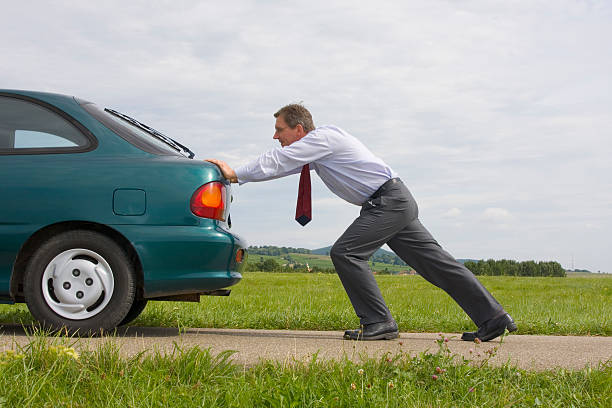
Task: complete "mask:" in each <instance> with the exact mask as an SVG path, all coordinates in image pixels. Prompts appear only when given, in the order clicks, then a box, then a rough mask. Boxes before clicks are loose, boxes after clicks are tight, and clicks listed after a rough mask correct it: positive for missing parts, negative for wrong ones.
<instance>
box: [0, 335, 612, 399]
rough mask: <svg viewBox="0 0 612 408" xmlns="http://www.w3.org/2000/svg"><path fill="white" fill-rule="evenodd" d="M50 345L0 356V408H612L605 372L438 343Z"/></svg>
mask: <svg viewBox="0 0 612 408" xmlns="http://www.w3.org/2000/svg"><path fill="white" fill-rule="evenodd" d="M57 340H58V341H57V342H55V343H56V344H54V345H49V344H48V341H47V340H45V339H43V338H36V337H35V338H34V339H33V341H32V342H31V343H30V344H29V345H28V346H26V347H24V348H23V349H21V350H17V351H16V352H12V351H11V352H0V389H1V390H2V393H1V394H0V407H23V408H26V407H71V408H72V407H74V408H78V407H88V408H95V407H173V408H174V407H176V408H180V407H362V406H363V407H376V408H379V407H485V406H486V407H510V406H512V407H533V406H546V407H610V406H612V364H610V363H607V364H604V365H602V366H600V367H597V368H595V369H584V370H579V371H565V370H555V371H545V372H530V371H524V370H520V369H517V368H514V367H511V366H508V365H506V366H502V367H491V366H489V365H488V364H486V363H484V364H482V365H474V364H470V362H469V361H468V360H460V361H457V359H456V358H455V359H453V356H452V355H450V353H449V352H448V349H445V348H444V343H443V342H442V341H441V342H440V343H439V344H440V349H439V350H438V351H437V352H434V353H430V354H421V355H418V356H415V357H410V356H409V355H406V354H398V355H394V356H392V355H387V356H384V357H383V358H381V359H380V360H363V361H361V362H358V363H353V362H350V361H348V360H344V361H330V362H319V361H316V360H315V359H313V360H312V361H311V362H309V363H301V362H295V363H293V364H285V365H283V364H280V363H273V362H262V363H260V364H258V365H256V366H254V367H250V368H245V367H241V366H237V365H234V364H233V363H231V361H230V360H229V357H230V356H231V353H230V352H225V353H221V354H219V355H216V356H213V355H211V354H210V353H209V352H208V351H207V350H201V349H199V348H192V349H186V350H181V349H179V348H176V349H175V351H174V353H173V354H170V355H159V354H154V353H147V354H140V355H137V356H135V357H132V358H125V357H121V356H120V353H119V350H118V348H117V346H115V345H113V343H108V344H107V345H106V346H103V347H100V348H99V349H97V350H94V351H88V352H84V353H83V354H81V355H79V354H77V352H76V351H75V350H73V349H72V348H70V345H69V344H66V343H69V342H70V339H63V340H62V339H57ZM58 343H59V344H58ZM62 343H63V344H62Z"/></svg>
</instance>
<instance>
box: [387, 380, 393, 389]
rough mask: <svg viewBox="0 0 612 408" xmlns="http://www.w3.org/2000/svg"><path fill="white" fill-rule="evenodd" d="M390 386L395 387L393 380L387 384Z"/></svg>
mask: <svg viewBox="0 0 612 408" xmlns="http://www.w3.org/2000/svg"><path fill="white" fill-rule="evenodd" d="M387 385H388V386H389V388H394V387H395V385H394V384H393V381H389V384H387Z"/></svg>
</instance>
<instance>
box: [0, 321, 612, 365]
mask: <svg viewBox="0 0 612 408" xmlns="http://www.w3.org/2000/svg"><path fill="white" fill-rule="evenodd" d="M444 336H445V337H448V338H449V341H448V343H447V345H448V347H449V349H450V351H451V352H452V353H455V354H457V355H463V356H465V357H467V358H470V359H473V360H475V361H479V360H482V359H483V358H485V356H487V350H491V349H493V348H494V347H497V346H499V349H498V350H497V354H496V355H495V356H494V357H493V358H492V359H491V363H492V364H493V365H499V364H503V363H505V362H506V361H510V362H511V363H513V364H515V365H516V366H518V367H521V368H525V369H533V370H544V369H549V368H555V367H564V368H568V369H581V368H584V367H585V366H592V367H596V366H597V365H598V364H599V363H600V362H606V361H612V337H579V336H519V335H510V336H507V337H506V338H505V339H504V341H503V343H501V344H500V341H499V340H498V339H497V340H494V341H491V342H488V343H482V344H475V343H472V342H465V341H461V340H459V335H458V334H451V333H446V334H444ZM438 338H440V337H439V335H438V334H437V333H401V335H400V338H399V339H396V340H390V341H374V342H356V341H346V340H342V332H321V331H298V330H244V329H187V330H185V331H184V332H182V333H179V331H178V330H177V329H174V328H153V327H129V328H127V329H123V330H122V331H121V332H120V333H118V334H117V335H116V336H114V337H110V338H109V337H102V338H93V339H88V338H83V339H67V341H69V342H70V344H72V343H75V345H74V346H75V347H76V348H77V349H92V348H96V347H98V346H99V345H100V344H103V343H104V342H108V341H113V342H116V343H118V344H119V346H120V350H121V353H123V354H125V355H133V354H136V353H138V352H140V351H142V350H150V351H153V350H159V351H162V352H164V351H171V350H172V349H173V348H174V343H176V344H178V345H180V346H182V347H193V346H199V347H202V348H210V349H211V351H212V352H213V353H218V352H221V351H224V350H235V351H236V353H235V354H234V355H233V359H234V361H235V362H236V363H239V364H245V365H252V364H255V363H257V362H258V361H259V360H260V359H275V360H278V361H281V362H284V363H291V362H293V361H295V360H299V361H308V360H310V359H311V357H312V355H313V354H314V353H318V359H338V358H342V357H343V356H347V357H348V358H350V359H352V360H355V361H358V360H359V359H360V358H361V356H369V357H380V356H382V355H383V354H384V353H387V352H389V353H391V354H396V353H398V352H404V353H409V354H410V355H416V354H418V353H420V352H423V351H426V350H429V351H430V352H436V351H437V350H438V345H437V344H436V339H438ZM48 339H49V341H50V342H57V341H65V340H61V339H59V340H58V338H56V337H49V338H48ZM29 341H30V338H29V337H28V336H27V335H26V334H25V332H24V329H23V328H22V327H21V326H16V325H5V326H2V327H0V351H2V350H6V349H9V348H15V347H18V346H23V345H25V344H27V343H28V342H29ZM470 350H471V351H472V352H470Z"/></svg>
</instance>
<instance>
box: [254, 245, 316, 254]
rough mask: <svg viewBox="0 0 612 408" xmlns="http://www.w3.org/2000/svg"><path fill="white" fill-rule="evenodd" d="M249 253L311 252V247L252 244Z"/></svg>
mask: <svg viewBox="0 0 612 408" xmlns="http://www.w3.org/2000/svg"><path fill="white" fill-rule="evenodd" d="M248 251H249V254H253V255H270V256H281V255H286V254H291V253H293V254H309V253H310V249H306V248H292V247H277V246H273V245H262V246H256V245H255V246H250V247H249V248H248Z"/></svg>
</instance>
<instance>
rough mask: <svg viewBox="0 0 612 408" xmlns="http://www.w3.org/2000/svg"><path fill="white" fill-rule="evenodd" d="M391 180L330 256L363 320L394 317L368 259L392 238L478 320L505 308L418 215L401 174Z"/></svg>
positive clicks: (412, 263) (407, 259)
mask: <svg viewBox="0 0 612 408" xmlns="http://www.w3.org/2000/svg"><path fill="white" fill-rule="evenodd" d="M396 180H397V182H394V180H390V181H389V182H388V183H385V184H384V185H383V186H382V187H381V189H379V190H378V191H377V192H376V193H375V194H374V196H373V197H374V198H373V199H371V200H369V201H368V202H366V203H365V204H364V205H363V206H362V209H361V213H360V214H359V217H358V218H357V219H356V220H355V221H354V222H353V223H352V224H351V225H350V226H349V227H348V228H347V230H346V231H345V232H344V234H342V236H341V237H340V238H339V239H338V240H337V241H336V243H335V244H334V246H333V247H332V249H331V252H330V256H331V259H332V261H333V263H334V267H335V268H336V271H337V272H338V276H339V277H340V280H341V281H342V285H344V289H345V290H346V293H347V294H348V297H349V299H350V301H351V303H352V304H353V308H354V309H355V313H357V316H358V317H359V319H360V321H361V324H371V323H378V322H383V321H386V320H390V319H392V317H391V313H390V312H389V308H387V305H386V304H385V301H384V299H383V297H382V295H381V293H380V289H379V288H378V285H377V284H376V280H375V279H374V275H373V274H372V271H371V270H370V267H369V265H368V259H369V258H370V256H372V254H373V253H374V252H375V251H376V250H377V249H378V248H380V247H381V246H382V245H383V244H388V245H389V247H390V248H391V249H392V250H393V252H395V253H396V254H397V255H398V256H399V257H400V258H401V259H402V260H403V261H404V262H406V263H407V264H408V265H410V266H411V267H413V268H414V269H415V270H416V271H417V272H418V273H419V274H420V275H421V276H422V277H423V278H425V279H427V280H428V281H429V282H431V283H433V284H434V285H436V286H437V287H439V288H441V289H443V290H444V291H446V293H448V294H449V295H450V296H451V297H452V298H453V299H454V300H455V301H456V302H457V303H458V304H459V306H461V308H462V309H463V310H464V311H465V312H466V313H467V314H468V316H470V318H471V319H472V320H473V321H474V323H476V326H480V325H482V323H483V322H485V321H487V320H489V319H491V318H493V317H496V316H497V315H499V314H500V313H501V312H502V311H503V308H502V307H501V305H500V304H499V303H498V302H497V301H496V300H495V298H493V296H492V295H491V294H490V293H489V292H488V291H487V289H485V287H484V286H482V284H481V283H480V282H479V281H478V279H476V277H475V276H474V274H473V273H472V272H471V271H470V270H469V269H467V268H466V267H465V266H463V265H462V264H461V263H460V262H457V261H456V260H455V258H453V257H452V256H451V255H450V254H449V253H448V252H446V251H444V250H443V249H442V247H441V246H440V245H439V244H438V243H437V242H436V240H435V239H433V237H432V236H431V234H430V233H429V231H427V230H426V229H425V227H424V226H423V225H422V224H421V222H420V221H419V219H418V213H419V210H418V207H417V204H416V201H415V200H414V198H413V197H412V194H410V191H408V188H406V186H405V185H404V184H403V183H402V182H401V181H399V179H396Z"/></svg>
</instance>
